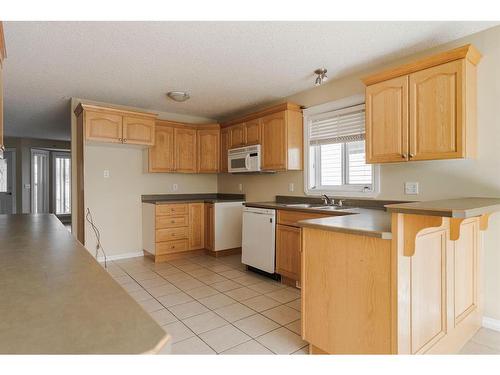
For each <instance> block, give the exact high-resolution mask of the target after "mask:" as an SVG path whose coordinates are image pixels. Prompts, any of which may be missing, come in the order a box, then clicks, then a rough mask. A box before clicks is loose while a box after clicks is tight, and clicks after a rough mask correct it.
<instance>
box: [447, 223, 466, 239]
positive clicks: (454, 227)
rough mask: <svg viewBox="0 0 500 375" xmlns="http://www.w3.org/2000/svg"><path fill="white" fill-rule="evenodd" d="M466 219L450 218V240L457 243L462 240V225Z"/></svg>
mask: <svg viewBox="0 0 500 375" xmlns="http://www.w3.org/2000/svg"><path fill="white" fill-rule="evenodd" d="M464 220H465V219H458V218H455V217H451V218H450V240H451V241H456V240H458V239H459V238H460V225H461V224H462V221H464Z"/></svg>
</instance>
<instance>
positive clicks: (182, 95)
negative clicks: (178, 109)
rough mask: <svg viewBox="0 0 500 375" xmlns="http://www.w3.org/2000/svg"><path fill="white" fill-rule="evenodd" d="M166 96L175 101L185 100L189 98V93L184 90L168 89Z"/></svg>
mask: <svg viewBox="0 0 500 375" xmlns="http://www.w3.org/2000/svg"><path fill="white" fill-rule="evenodd" d="M167 96H168V97H169V98H170V99H172V100H174V101H176V102H185V101H186V100H188V99H189V98H190V96H189V94H188V93H187V92H185V91H170V92H167Z"/></svg>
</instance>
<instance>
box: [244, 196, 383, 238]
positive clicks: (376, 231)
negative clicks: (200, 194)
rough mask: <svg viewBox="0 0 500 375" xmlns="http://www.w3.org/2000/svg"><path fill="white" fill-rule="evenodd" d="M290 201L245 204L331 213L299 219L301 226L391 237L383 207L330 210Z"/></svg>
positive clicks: (246, 204)
mask: <svg viewBox="0 0 500 375" xmlns="http://www.w3.org/2000/svg"><path fill="white" fill-rule="evenodd" d="M287 204H290V203H277V202H247V203H245V206H247V207H256V208H267V209H275V210H288V211H300V212H309V213H319V214H324V215H330V217H325V218H320V219H308V220H302V221H299V223H298V224H299V226H301V227H308V228H316V229H323V230H330V231H335V232H342V233H349V234H357V235H363V236H369V237H378V238H382V239H391V238H392V233H391V215H390V214H389V213H388V212H386V211H385V210H384V209H383V208H382V209H379V208H358V207H348V206H346V207H345V208H343V209H340V210H335V211H328V210H322V209H318V208H314V207H307V208H305V207H290V206H287Z"/></svg>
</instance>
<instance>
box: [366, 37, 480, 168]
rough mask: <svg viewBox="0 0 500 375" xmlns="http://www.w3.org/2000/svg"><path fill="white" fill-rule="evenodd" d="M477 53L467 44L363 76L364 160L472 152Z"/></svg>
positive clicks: (455, 155) (428, 157)
mask: <svg viewBox="0 0 500 375" xmlns="http://www.w3.org/2000/svg"><path fill="white" fill-rule="evenodd" d="M480 58H481V55H480V53H479V52H478V51H477V50H476V48H474V46H472V45H470V44H469V45H466V46H463V47H460V48H457V49H454V50H451V51H447V52H444V53H441V54H439V55H435V56H431V57H428V58H425V59H422V60H420V61H417V62H415V63H411V64H407V65H404V66H402V67H398V68H395V69H392V70H389V71H386V72H382V73H377V74H375V75H373V76H370V77H366V78H364V79H363V81H364V83H365V84H366V85H367V87H366V160H367V162H368V163H387V162H400V161H416V160H437V159H453V158H465V157H474V156H475V153H476V65H477V64H478V62H479V60H480Z"/></svg>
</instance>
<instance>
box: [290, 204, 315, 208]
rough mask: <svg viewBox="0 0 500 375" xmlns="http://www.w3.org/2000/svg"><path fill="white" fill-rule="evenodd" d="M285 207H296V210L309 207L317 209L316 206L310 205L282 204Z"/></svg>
mask: <svg viewBox="0 0 500 375" xmlns="http://www.w3.org/2000/svg"><path fill="white" fill-rule="evenodd" d="M284 206H285V207H297V208H310V207H318V205H317V204H316V205H315V204H310V203H292V204H284Z"/></svg>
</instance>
